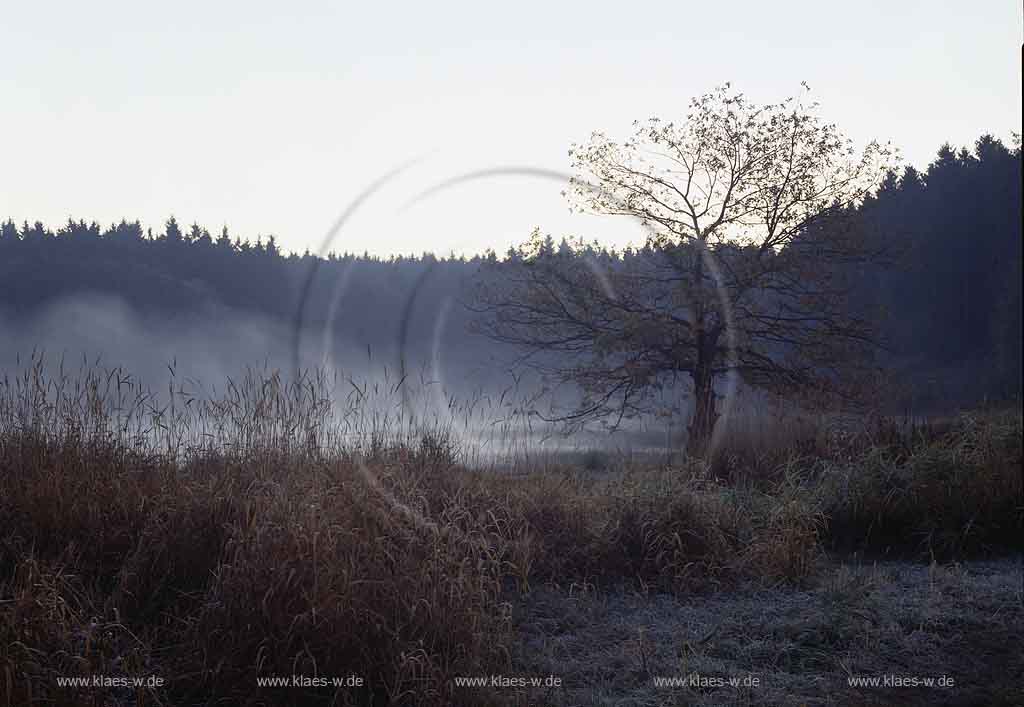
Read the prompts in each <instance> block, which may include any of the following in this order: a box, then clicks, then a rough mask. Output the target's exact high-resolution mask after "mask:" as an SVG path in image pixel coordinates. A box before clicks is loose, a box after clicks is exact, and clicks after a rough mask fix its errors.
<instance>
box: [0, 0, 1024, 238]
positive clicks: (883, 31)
mask: <svg viewBox="0 0 1024 707" xmlns="http://www.w3.org/2000/svg"><path fill="white" fill-rule="evenodd" d="M1021 27H1022V16H1021V6H1020V3H1019V2H1010V1H1009V0H976V1H974V2H955V3H953V2H934V1H933V2H904V1H901V0H886V2H860V3H847V2H843V3H839V2H824V1H823V0H815V1H808V2H802V1H801V2H796V1H788V2H787V1H781V2H771V3H764V2H756V3H755V2H750V3H738V2H700V3H693V2H680V1H678V0H677V1H675V2H661V3H638V2H616V3H599V2H586V3H582V2H580V3H572V4H570V3H559V2H551V1H550V0H548V1H547V2H515V3H502V4H501V5H498V4H491V3H482V2H474V3H470V2H460V3H439V2H432V3H407V4H404V5H402V4H390V3H358V4H357V3H326V2H324V3H299V2H290V3H284V2H275V3H263V2H245V3H242V2H232V3H227V2H222V3H213V2H201V3H200V2H175V3H160V4H155V3H141V2H137V1H136V2H123V3H120V2H119V3H111V2H93V3H48V2H34V3H29V2H13V1H8V2H4V3H3V12H2V20H0V95H2V100H0V218H6V217H11V218H14V219H15V220H16V221H18V222H20V221H21V220H23V219H33V220H34V219H41V220H43V221H44V222H46V223H48V224H49V225H51V226H52V227H56V226H58V225H59V224H60V223H62V222H63V221H65V220H66V219H67V217H68V216H74V217H75V218H84V219H86V220H94V219H95V220H97V221H100V222H101V223H103V224H104V225H105V224H107V223H109V222H111V221H115V220H120V219H121V218H122V217H126V218H129V219H135V218H139V219H141V220H142V221H143V223H144V224H145V225H148V226H152V227H153V228H154V230H159V229H162V224H163V221H164V220H165V219H166V218H167V216H168V215H170V214H174V215H175V216H177V217H178V219H179V220H180V221H183V222H185V223H192V222H193V221H198V222H199V223H200V224H203V225H205V226H207V227H209V228H210V229H211V231H212V230H215V229H219V228H220V227H221V226H222V225H224V224H227V225H228V226H229V228H230V229H231V230H232V231H233V232H234V233H235V234H240V235H242V236H249V237H255V236H256V235H257V234H267V233H273V234H275V235H276V236H277V238H278V240H279V242H280V243H281V244H282V246H283V247H285V248H288V249H296V250H302V249H304V248H306V247H307V246H308V247H309V248H310V249H311V250H316V249H317V248H318V247H319V244H320V242H321V241H322V240H323V237H324V234H325V232H326V231H327V230H328V228H329V227H330V225H331V224H332V222H333V221H334V220H335V219H336V218H337V217H338V215H339V214H340V213H341V211H342V210H343V209H344V208H345V207H346V205H347V204H348V203H349V202H350V201H351V200H352V199H353V198H354V197H355V196H356V195H357V194H358V193H359V192H360V191H361V190H362V189H364V188H365V187H366V186H367V185H369V184H370V183H371V182H372V181H373V180H374V179H376V178H377V177H379V176H380V175H382V174H384V173H387V172H389V171H390V170H392V169H394V168H395V167H397V166H399V165H401V164H403V163H406V162H407V161H408V160H411V159H415V158H422V159H421V161H420V162H418V163H416V165H415V166H413V167H412V168H410V169H408V170H407V171H406V172H404V173H402V174H401V175H400V177H399V178H397V179H395V180H393V181H392V182H390V183H388V184H387V185H386V187H385V188H383V189H382V190H381V191H379V192H378V193H377V194H376V195H375V196H374V197H373V198H371V199H370V200H368V201H367V202H366V203H365V204H363V206H362V207H361V208H360V210H359V211H358V212H357V214H356V215H355V217H354V218H353V219H352V220H351V221H350V222H349V224H348V225H347V226H346V228H345V229H344V230H343V232H342V234H341V236H340V238H339V240H338V241H337V242H336V243H335V244H334V248H335V249H336V250H350V251H357V252H362V251H363V250H369V251H371V252H377V253H387V252H395V251H398V252H403V253H409V252H416V253H419V252H421V251H423V250H434V251H437V252H442V253H446V252H448V251H449V250H451V249H455V250H461V251H466V252H472V251H479V250H482V249H483V248H485V247H487V246H491V247H494V248H495V249H496V250H499V251H502V250H504V249H505V248H507V246H508V245H509V244H510V243H513V242H519V241H521V240H523V239H524V238H525V237H526V236H527V235H528V233H529V231H530V229H531V228H532V227H533V226H540V227H541V228H542V230H544V231H545V232H551V233H553V234H554V235H556V236H560V235H563V234H576V235H583V236H585V237H587V238H591V237H599V238H601V239H603V240H606V241H610V242H618V243H622V242H625V241H626V240H628V239H630V238H633V237H635V236H636V234H637V231H636V229H635V227H633V226H631V225H630V224H629V223H628V222H626V221H624V220H612V219H607V218H603V219H602V218H598V217H588V216H580V215H570V214H569V213H568V211H567V208H566V203H565V200H564V199H563V198H562V197H561V196H560V193H559V192H560V191H561V186H560V185H559V184H557V183H555V182H553V181H544V180H539V179H531V178H525V177H495V178H491V179H486V180H481V181H478V182H474V183H472V184H469V185H465V186H460V187H457V188H454V189H452V190H450V191H446V192H443V193H441V194H439V195H437V196H435V197H433V198H431V199H430V200H428V201H426V202H424V203H421V204H419V205H416V206H415V207H413V208H410V209H407V210H405V211H402V212H399V207H400V206H401V204H403V203H405V201H406V200H408V199H409V198H410V197H411V196H412V195H413V194H416V193H418V192H419V191H421V190H423V189H426V188H429V187H430V186H432V185H433V184H436V183H437V182H439V181H441V180H444V179H446V178H449V177H452V176H455V175H458V174H461V173H464V172H468V171H473V170H477V169H485V168H491V167H496V166H530V167H541V168H548V169H556V170H567V169H568V168H569V163H568V156H567V154H566V152H567V149H568V147H569V144H570V143H571V142H573V141H582V140H584V139H586V137H587V135H588V134H589V133H590V131H592V130H595V129H600V130H604V131H606V132H607V133H609V134H610V135H613V136H625V135H626V134H627V133H628V132H629V129H630V126H631V124H632V121H633V120H634V119H637V118H641V119H642V118H646V117H649V116H651V115H658V116H661V117H665V118H672V117H680V116H682V115H683V114H684V113H685V110H686V107H687V103H688V101H689V98H690V97H691V96H693V95H695V94H699V93H703V92H705V91H707V90H709V89H710V88H712V87H713V86H715V85H717V84H719V83H722V82H724V81H732V82H733V84H734V85H735V86H736V87H737V88H739V89H740V90H743V91H744V92H745V93H747V95H748V96H750V97H751V98H753V99H755V100H758V101H775V100H779V99H781V98H784V97H786V96H788V95H791V94H793V93H794V92H795V91H796V90H797V88H798V87H799V82H800V81H801V80H806V81H807V82H808V83H809V84H810V85H811V87H812V89H813V96H814V97H815V98H816V99H817V100H819V101H820V102H821V103H822V109H823V113H824V115H825V117H827V118H828V119H829V120H833V121H835V122H837V123H838V124H839V126H840V127H841V128H842V129H844V130H845V131H846V132H847V133H848V134H849V135H850V136H851V137H852V138H853V139H854V140H855V141H857V142H859V143H863V142H866V141H867V140H869V139H871V138H879V139H881V140H883V141H884V140H886V139H891V140H892V141H893V142H894V143H895V144H896V145H897V146H899V147H900V148H901V149H902V151H903V154H904V156H905V158H906V160H907V161H908V162H910V163H912V164H916V165H918V166H921V167H924V166H926V165H927V163H928V162H929V161H930V160H931V158H932V156H933V155H934V153H935V150H936V149H937V148H938V146H939V145H940V144H941V143H942V142H944V141H947V140H948V141H951V142H953V143H954V144H956V145H963V144H971V143H972V142H973V141H974V140H975V139H976V138H977V137H978V136H979V135H980V134H981V133H983V132H992V133H994V134H996V135H997V136H999V137H1002V138H1004V139H1008V137H1009V134H1010V131H1011V130H1020V127H1019V126H1020V124H1021V93H1020V82H1021V42H1022V39H1024V37H1022V29H1021Z"/></svg>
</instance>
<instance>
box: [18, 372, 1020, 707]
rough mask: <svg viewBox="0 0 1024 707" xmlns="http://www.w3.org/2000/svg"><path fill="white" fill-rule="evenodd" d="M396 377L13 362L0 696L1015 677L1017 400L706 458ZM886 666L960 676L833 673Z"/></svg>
mask: <svg viewBox="0 0 1024 707" xmlns="http://www.w3.org/2000/svg"><path fill="white" fill-rule="evenodd" d="M171 373H172V375H173V373H174V372H173V370H172V371H171ZM405 385H407V381H394V382H392V383H391V384H389V385H384V386H383V388H382V387H381V386H380V385H378V386H376V387H375V388H374V387H367V386H362V387H361V386H360V385H359V384H358V383H355V382H352V381H343V382H342V385H340V386H339V385H337V383H336V382H335V383H333V384H332V383H331V382H330V381H328V380H327V379H326V377H325V376H324V375H323V374H322V373H316V372H313V373H310V374H308V375H303V376H300V377H298V378H297V379H293V380H288V379H285V378H283V377H282V376H281V375H279V374H277V373H276V372H269V371H263V372H260V371H250V372H249V373H248V374H247V375H246V376H244V377H242V378H240V379H239V380H236V381H229V382H228V383H227V385H226V386H224V387H223V388H222V390H220V392H218V393H216V395H212V396H196V395H194V394H192V393H190V392H189V390H190V389H189V386H188V385H187V382H183V381H178V382H172V384H171V386H170V387H169V389H168V391H166V393H167V394H166V395H154V394H153V393H152V392H150V391H147V390H146V389H144V388H143V387H142V386H141V385H140V384H139V383H138V382H137V381H136V380H134V379H133V378H132V377H131V376H129V375H128V374H126V373H125V372H123V371H120V370H117V369H114V370H105V369H102V368H100V367H89V366H86V367H85V368H83V369H81V370H77V371H75V372H74V374H66V373H64V372H63V371H58V372H57V373H53V372H52V371H49V370H47V369H46V368H45V367H44V366H43V364H42V361H41V359H35V358H34V359H32V360H31V361H28V362H26V365H25V366H24V367H23V369H22V370H21V372H19V373H18V374H16V375H12V376H10V377H7V378H5V379H4V380H3V383H2V384H0V705H4V706H5V707H6V706H10V707H14V706H17V705H28V704H51V705H84V704H90V705H228V704H242V705H262V704H323V705H496V706H497V705H522V706H524V707H525V706H526V705H577V704H579V705H591V704H595V705H597V704H600V705H613V704H614V705H620V704H628V705H711V704H735V705H760V704H808V705H810V704H819V705H827V704H993V705H995V704H1005V705H1010V704H1019V703H1020V701H1021V700H1024V658H1022V656H1021V652H1020V650H1019V644H1018V645H1017V649H1016V650H1015V649H1014V647H1013V646H1014V641H1016V640H1018V639H1019V636H1020V635H1024V603H1022V602H1024V596H1022V591H1021V590H1022V587H1021V583H1020V582H1021V573H1020V567H1019V565H1018V564H1017V563H1018V559H1016V558H1018V557H1019V552H1020V549H1021V548H1020V543H1021V537H1022V532H1021V531H1022V518H1024V502H1022V498H1024V491H1022V473H1021V444H1022V443H1021V435H1022V425H1021V419H1022V418H1021V411H1020V409H1019V408H1014V407H1013V406H1011V407H1009V408H1006V407H1001V408H993V409H984V410H976V411H973V412H967V413H962V414H960V415H958V416H955V417H950V418H948V419H944V420H929V421H905V420H896V419H892V418H887V417H883V416H873V417H862V418H858V419H857V420H855V423H856V424H841V425H840V424H835V423H834V422H831V421H830V422H827V423H826V422H825V421H824V420H825V418H817V417H815V416H813V415H803V416H792V417H785V416H772V417H768V418H765V417H761V418H758V419H756V420H754V419H753V418H748V419H737V420H736V421H734V423H733V424H732V425H731V426H730V428H729V429H728V430H727V431H726V432H725V435H724V438H723V441H722V443H721V444H720V445H719V446H718V447H717V449H716V450H715V454H714V456H713V457H712V458H710V459H708V460H685V459H683V460H680V459H679V458H665V459H661V458H659V457H658V456H657V455H642V454H640V455H636V454H633V455H620V454H615V453H613V452H607V451H600V450H591V451H581V452H578V453H562V454H552V455H547V456H543V457H540V456H537V455H533V456H531V455H530V454H529V453H528V450H526V448H525V447H521V448H520V449H519V452H517V451H516V450H517V447H516V443H515V440H514V439H509V437H511V438H514V437H515V435H516V434H517V432H516V430H518V429H520V427H519V426H518V423H517V422H516V421H515V420H509V419H507V418H506V419H505V420H504V421H503V422H500V423H496V424H495V425H494V426H493V427H494V429H497V430H499V432H498V433H496V434H499V436H502V435H503V436H504V437H503V441H502V444H501V445H500V448H501V450H503V452H502V454H490V455H489V456H488V455H482V454H481V453H480V452H479V449H478V448H472V449H471V448H470V445H468V444H467V442H466V437H465V435H462V434H461V433H460V429H468V427H469V422H468V421H469V420H470V419H471V418H473V416H476V415H480V414H481V412H480V410H481V409H482V408H481V407H480V406H479V405H478V404H477V403H475V402H472V401H471V402H468V403H459V402H457V401H454V400H449V401H447V403H446V406H442V413H444V414H433V415H429V416H422V415H415V414H409V413H407V412H406V411H407V409H408V407H407V406H404V405H398V406H392V407H388V406H387V405H378V404H373V403H372V401H373V399H374V396H375V395H376V396H378V397H381V398H383V399H387V400H406V401H407V398H403V395H404V393H403V392H402V386H405ZM339 391H340V394H339ZM339 395H340V397H339ZM509 450H511V451H509ZM509 454H510V455H511V457H509V456H508V455H509ZM503 455H504V456H503ZM517 455H518V457H517ZM510 459H511V461H513V462H515V461H516V459H518V462H517V463H510ZM884 673H899V674H902V675H936V676H938V675H950V676H954V677H955V678H956V681H957V682H956V687H955V688H950V689H946V690H940V689H938V688H921V687H914V688H891V687H889V688H887V687H885V686H881V687H877V688H872V687H857V686H854V685H851V684H850V683H849V680H848V679H849V678H850V677H851V676H859V675H868V676H871V675H882V674H884ZM693 675H697V676H704V677H705V678H707V679H706V680H705V681H704V682H701V681H700V680H696V681H694V680H692V679H691V680H690V681H689V682H688V683H686V684H681V683H677V684H673V685H666V684H665V678H666V677H671V676H693ZM96 676H101V677H103V678H104V680H101V681H100V682H101V684H98V685H92V684H90V685H88V686H81V685H79V686H68V685H67V684H66V682H67V679H68V678H74V677H79V678H88V679H93V678H95V677H96ZM140 676H141V677H143V678H146V677H149V678H152V677H154V676H155V677H159V678H160V681H161V684H160V685H159V686H157V685H154V684H140V685H137V686H133V685H132V684H131V682H130V680H131V679H132V678H135V677H140ZM282 676H285V677H286V678H287V679H289V680H291V679H293V677H294V678H295V680H294V681H293V682H292V683H289V684H287V685H277V686H268V684H266V682H265V679H267V678H281V677H282ZM481 676H485V677H486V680H484V681H483V683H484V684H479V685H475V686H467V684H466V682H467V681H466V680H465V679H466V678H474V677H481ZM738 676H756V677H757V678H758V681H757V682H758V684H757V685H753V684H741V685H739V686H731V685H729V684H728V683H726V684H719V683H718V682H717V680H718V679H720V678H721V679H725V678H729V677H738ZM334 678H342V679H348V680H349V683H348V684H340V685H331V684H330V681H331V680H332V679H334ZM353 678H357V679H355V680H353ZM532 678H538V679H541V684H539V685H533V684H531V683H530V680H531V679H532ZM554 678H557V684H555V682H556V681H555V680H554ZM711 678H715V679H714V680H712V679H711ZM495 679H497V680H496V681H495ZM545 679H546V680H547V682H546V683H545V682H544V680H545ZM320 680H323V681H325V682H324V684H320V683H319V682H318V681H320ZM261 681H262V682H261ZM356 683H358V684H356Z"/></svg>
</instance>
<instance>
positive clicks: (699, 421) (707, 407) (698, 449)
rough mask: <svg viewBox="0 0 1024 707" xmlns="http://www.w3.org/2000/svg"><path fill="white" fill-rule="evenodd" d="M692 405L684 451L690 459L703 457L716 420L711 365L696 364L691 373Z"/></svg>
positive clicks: (709, 442)
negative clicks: (696, 367) (694, 369)
mask: <svg viewBox="0 0 1024 707" xmlns="http://www.w3.org/2000/svg"><path fill="white" fill-rule="evenodd" d="M693 393H694V396H693V397H694V407H693V415H692V416H691V417H690V430H689V432H690V434H689V439H688V440H687V447H686V452H687V454H688V455H689V456H690V458H691V459H704V458H705V457H706V455H707V454H708V451H709V449H708V447H709V446H710V444H711V435H712V433H713V432H714V431H715V423H716V422H717V421H718V411H717V410H716V406H715V399H716V396H715V385H714V376H713V375H712V374H711V366H710V365H708V366H698V369H697V371H696V372H695V373H694V375H693Z"/></svg>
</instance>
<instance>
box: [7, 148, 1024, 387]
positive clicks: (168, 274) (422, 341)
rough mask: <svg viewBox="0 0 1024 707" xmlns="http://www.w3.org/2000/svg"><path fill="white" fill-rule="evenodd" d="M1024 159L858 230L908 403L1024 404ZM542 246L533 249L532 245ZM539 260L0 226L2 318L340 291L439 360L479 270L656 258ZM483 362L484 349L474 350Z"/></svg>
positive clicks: (906, 201)
mask: <svg viewBox="0 0 1024 707" xmlns="http://www.w3.org/2000/svg"><path fill="white" fill-rule="evenodd" d="M1020 150H1021V148H1020V141H1019V137H1017V138H1016V139H1015V144H1014V145H1013V146H1012V147H1007V146H1006V145H1004V144H1003V143H1002V142H1000V141H999V140H997V139H994V138H992V137H990V136H984V137H982V138H980V139H979V140H978V141H977V142H976V144H975V146H974V149H973V151H972V150H968V149H961V150H959V151H957V150H954V149H953V148H952V147H950V146H949V145H944V146H943V147H942V148H941V149H940V150H939V151H938V155H937V157H936V159H935V160H934V162H932V163H931V165H929V167H928V169H927V170H925V171H924V172H919V171H917V170H915V169H914V168H913V167H908V168H906V169H905V170H904V171H903V172H902V173H899V174H897V173H893V174H890V175H889V176H888V178H887V179H886V180H885V182H884V183H883V185H882V187H881V188H880V189H879V191H878V192H877V193H876V194H875V195H873V196H871V197H869V198H868V199H867V201H866V202H865V203H864V205H863V206H862V207H861V208H860V210H859V213H858V214H857V218H858V223H859V224H860V227H862V228H863V229H865V232H866V233H867V234H868V237H869V238H871V239H875V242H876V243H877V244H878V246H879V248H880V249H881V250H883V251H885V252H886V253H887V254H888V256H889V257H888V260H887V262H886V263H882V264H878V263H873V264H867V263H866V264H864V265H862V266H860V267H859V269H858V270H857V271H856V272H855V273H853V274H852V275H853V278H854V280H855V287H854V290H853V292H852V294H851V297H850V306H851V307H852V308H854V309H856V310H857V311H859V312H862V313H870V314H871V316H872V317H876V318H877V321H878V322H879V326H880V330H881V332H882V334H883V337H882V339H883V342H884V344H885V346H886V350H885V353H884V354H883V355H882V357H881V358H880V363H881V364H882V365H883V366H886V367H888V368H889V369H890V370H896V371H901V372H905V373H906V375H905V376H903V377H902V378H903V380H905V381H907V382H908V386H907V390H906V391H903V393H904V398H905V400H906V401H907V402H910V401H913V402H914V403H915V405H933V404H934V405H938V404H940V403H943V402H949V401H956V402H969V401H974V400H976V399H977V398H980V397H982V396H988V397H1017V396H1019V393H1020V388H1021V278H1022V275H1021V151H1020ZM534 244H536V239H534ZM540 244H541V245H540V252H539V253H538V252H537V251H536V248H535V245H534V246H531V248H533V250H530V249H527V248H526V247H525V246H523V247H519V248H510V249H509V250H508V252H507V253H505V255H504V256H503V257H502V258H499V257H498V256H497V255H496V254H495V253H494V252H493V251H488V252H487V253H485V254H483V255H478V256H475V257H472V258H463V257H456V256H451V257H437V256H435V255H433V254H430V253H426V254H423V255H421V256H391V257H389V258H379V257H374V256H370V255H368V254H363V255H354V254H348V253H345V254H340V255H339V254H336V253H333V252H332V253H330V254H328V255H327V256H326V257H320V256H316V255H313V254H311V253H309V252H308V251H307V252H305V253H303V254H301V255H299V254H295V253H291V254H285V253H283V252H282V251H281V250H280V248H279V247H278V245H277V242H276V240H275V238H274V237H273V236H267V237H265V238H263V237H260V238H257V239H256V241H255V242H252V241H250V240H248V239H240V238H238V237H236V236H232V234H230V233H229V231H228V229H227V228H226V227H225V228H224V229H222V230H221V232H220V233H218V234H216V235H213V234H211V233H210V232H209V231H208V230H207V229H205V228H203V227H201V226H199V225H198V224H193V225H192V226H190V227H188V228H183V227H182V226H181V224H179V222H178V221H177V220H176V219H174V218H173V217H172V218H170V219H168V221H167V222H166V224H165V225H164V228H163V231H162V232H159V233H153V231H152V230H151V229H145V228H143V226H142V225H141V224H140V223H139V222H138V221H133V222H128V221H121V222H120V223H118V224H113V225H111V226H109V227H106V228H104V227H101V226H100V225H99V224H97V223H95V222H90V223H87V222H85V221H75V220H73V219H69V220H68V222H67V223H66V224H64V225H63V226H61V227H60V228H58V229H57V230H56V231H54V230H51V229H49V228H47V227H46V226H44V225H43V224H42V223H40V222H38V221H37V222H35V223H32V224H29V223H27V222H26V223H23V224H21V225H18V224H15V223H14V222H12V221H10V220H8V221H7V222H5V223H2V224H0V307H2V308H3V309H4V310H5V311H6V313H7V314H8V315H9V316H13V317H14V318H15V319H18V318H29V317H31V316H32V315H33V314H34V313H35V312H37V311H38V310H39V308H41V307H43V306H45V305H47V304H48V303H51V302H53V301H54V300H56V299H58V298H62V297H67V296H69V295H75V294H78V293H83V292H93V293H101V294H112V295H118V296H121V297H124V298H125V299H126V300H127V301H128V302H130V303H131V304H132V305H133V306H134V307H136V308H137V309H139V310H142V311H145V312H149V313H153V312H157V313H159V312H166V313H169V314H174V315H180V316H188V315H190V314H197V313H199V312H208V311H209V308H210V307H211V305H212V306H214V307H218V306H222V305H223V306H227V307H231V308H236V309H244V310H250V311H254V312H257V313H260V314H263V315H267V316H271V317H274V318H278V319H282V320H289V321H291V320H294V318H295V316H296V313H297V306H298V302H299V299H300V294H301V293H302V292H303V291H306V293H307V298H306V301H307V304H308V306H307V307H306V309H305V311H304V312H303V322H304V323H305V324H307V325H317V324H322V323H323V322H324V321H325V320H326V319H327V317H328V313H329V312H330V311H331V304H330V302H331V299H332V297H333V296H334V295H335V294H336V292H337V289H338V286H339V283H344V287H343V294H342V296H341V298H340V301H339V304H338V306H337V307H336V309H335V310H334V312H335V316H334V321H335V330H336V332H338V333H339V335H340V336H342V337H345V338H349V339H350V340H352V341H354V342H359V343H360V344H383V345H388V344H393V343H394V341H395V340H396V338H395V337H396V335H397V333H398V332H399V330H400V328H401V326H402V321H403V320H407V321H410V322H412V326H411V327H409V328H408V330H407V332H406V335H407V337H409V342H408V343H409V345H410V346H424V347H426V346H429V337H430V336H431V332H432V331H433V325H434V322H435V321H436V318H437V316H438V313H439V312H440V311H441V310H442V309H443V308H444V307H445V302H451V303H452V305H453V306H452V307H451V308H450V310H449V312H450V313H449V322H448V325H447V331H448V332H449V338H452V337H458V336H459V335H460V332H461V330H462V328H463V327H464V326H465V324H466V323H467V321H468V319H469V315H468V314H467V313H466V312H465V311H464V310H463V308H461V307H459V306H458V304H457V303H458V301H460V300H463V301H464V299H465V297H466V296H467V292H468V291H469V290H468V289H467V287H466V285H467V284H469V283H470V282H471V281H472V280H473V279H474V278H476V277H479V276H480V274H481V272H486V271H485V270H483V271H482V270H481V266H482V265H484V264H490V265H491V266H497V267H501V263H502V262H505V261H508V260H512V261H515V260H520V259H524V258H530V257H537V256H538V255H545V254H547V255H556V254H557V255H560V256H562V257H565V258H574V259H578V260H579V263H580V267H583V259H584V258H589V259H590V260H591V263H592V264H593V263H595V262H596V263H598V264H599V265H600V264H603V265H605V266H609V267H616V264H624V263H628V262H629V261H630V260H631V259H635V258H645V257H650V255H651V253H650V247H645V248H627V249H625V250H621V251H617V250H615V249H606V248H602V247H599V246H596V245H590V246H579V245H577V246H570V244H569V243H568V242H567V241H566V240H565V239H562V241H561V242H556V241H555V240H554V239H553V238H551V237H550V236H549V237H547V238H545V239H541V240H540ZM475 345H476V346H480V345H483V344H475Z"/></svg>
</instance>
